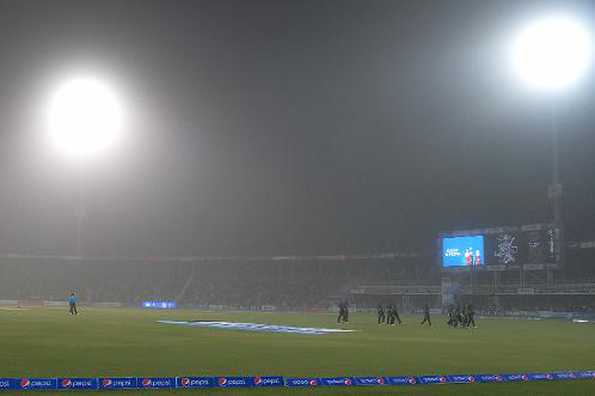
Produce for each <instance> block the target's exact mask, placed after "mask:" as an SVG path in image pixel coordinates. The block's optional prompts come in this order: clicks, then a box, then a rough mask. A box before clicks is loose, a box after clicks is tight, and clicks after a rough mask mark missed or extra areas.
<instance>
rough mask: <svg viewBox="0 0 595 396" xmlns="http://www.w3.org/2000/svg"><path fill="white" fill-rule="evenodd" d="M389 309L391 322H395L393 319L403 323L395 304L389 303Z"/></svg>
mask: <svg viewBox="0 0 595 396" xmlns="http://www.w3.org/2000/svg"><path fill="white" fill-rule="evenodd" d="M390 309H391V317H392V321H391V324H395V320H396V321H397V323H398V324H401V323H403V322H401V318H400V317H399V311H397V306H396V305H391V306H390Z"/></svg>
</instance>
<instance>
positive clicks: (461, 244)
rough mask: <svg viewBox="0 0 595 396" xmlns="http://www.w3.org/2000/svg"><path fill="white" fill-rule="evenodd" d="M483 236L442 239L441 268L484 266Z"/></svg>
mask: <svg viewBox="0 0 595 396" xmlns="http://www.w3.org/2000/svg"><path fill="white" fill-rule="evenodd" d="M484 260H485V256H484V237H483V235H472V236H460V237H451V238H443V239H442V266H444V267H464V266H468V267H473V266H479V265H482V264H484Z"/></svg>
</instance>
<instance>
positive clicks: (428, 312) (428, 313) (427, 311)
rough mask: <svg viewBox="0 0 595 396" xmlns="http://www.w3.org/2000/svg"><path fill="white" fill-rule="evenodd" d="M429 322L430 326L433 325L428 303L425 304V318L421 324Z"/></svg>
mask: <svg viewBox="0 0 595 396" xmlns="http://www.w3.org/2000/svg"><path fill="white" fill-rule="evenodd" d="M426 322H427V323H428V325H429V326H430V327H432V321H431V320H430V307H429V306H428V304H426V305H424V320H422V321H421V324H422V325H423V324H424V323H426Z"/></svg>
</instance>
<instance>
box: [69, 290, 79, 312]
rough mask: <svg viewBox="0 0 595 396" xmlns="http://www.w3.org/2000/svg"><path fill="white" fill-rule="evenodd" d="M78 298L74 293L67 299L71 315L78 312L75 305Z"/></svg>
mask: <svg viewBox="0 0 595 396" xmlns="http://www.w3.org/2000/svg"><path fill="white" fill-rule="evenodd" d="M78 300H79V299H78V297H77V296H76V295H75V294H74V292H72V293H70V296H69V297H68V306H69V307H70V314H71V315H78V314H79V313H78V311H77V309H76V303H77V302H78Z"/></svg>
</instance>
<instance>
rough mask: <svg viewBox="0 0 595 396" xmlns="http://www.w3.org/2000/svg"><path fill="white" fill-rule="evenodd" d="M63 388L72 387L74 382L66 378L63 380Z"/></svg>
mask: <svg viewBox="0 0 595 396" xmlns="http://www.w3.org/2000/svg"><path fill="white" fill-rule="evenodd" d="M62 386H63V387H65V388H69V387H71V386H72V380H71V379H70V378H64V379H63V380H62Z"/></svg>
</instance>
